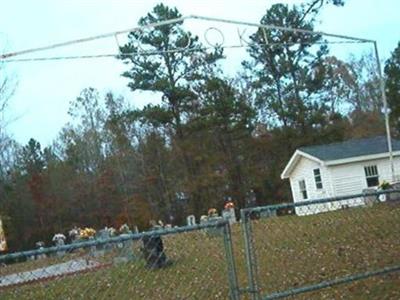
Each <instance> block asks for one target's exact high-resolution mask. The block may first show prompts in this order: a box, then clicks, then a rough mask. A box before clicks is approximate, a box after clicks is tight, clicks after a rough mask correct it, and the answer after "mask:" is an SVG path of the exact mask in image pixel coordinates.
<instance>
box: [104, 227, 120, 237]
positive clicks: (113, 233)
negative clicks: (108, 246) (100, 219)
mask: <svg viewBox="0 0 400 300" xmlns="http://www.w3.org/2000/svg"><path fill="white" fill-rule="evenodd" d="M104 229H105V230H107V231H108V234H109V235H110V236H115V235H116V234H117V230H115V228H114V227H106V228H104Z"/></svg>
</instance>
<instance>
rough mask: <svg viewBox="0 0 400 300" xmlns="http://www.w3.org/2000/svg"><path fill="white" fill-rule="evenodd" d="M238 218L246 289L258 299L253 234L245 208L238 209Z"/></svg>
mask: <svg viewBox="0 0 400 300" xmlns="http://www.w3.org/2000/svg"><path fill="white" fill-rule="evenodd" d="M240 218H241V222H242V231H243V237H244V248H245V256H246V268H247V280H248V284H249V286H248V289H247V292H249V293H250V294H251V299H252V300H259V299H260V291H259V289H258V280H257V274H258V273H257V261H256V255H255V252H254V244H253V236H252V229H251V219H250V214H249V211H248V210H247V209H242V210H240Z"/></svg>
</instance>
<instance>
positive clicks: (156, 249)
mask: <svg viewBox="0 0 400 300" xmlns="http://www.w3.org/2000/svg"><path fill="white" fill-rule="evenodd" d="M142 241H143V254H144V259H145V260H146V266H147V267H148V268H149V269H159V268H163V267H166V266H168V265H170V264H171V261H169V260H168V259H167V256H166V255H165V253H164V245H163V242H162V239H161V237H160V236H159V235H152V236H145V237H143V238H142Z"/></svg>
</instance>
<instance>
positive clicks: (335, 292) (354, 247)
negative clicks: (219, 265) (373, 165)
mask: <svg viewBox="0 0 400 300" xmlns="http://www.w3.org/2000/svg"><path fill="white" fill-rule="evenodd" d="M399 200H400V194H399V193H398V192H393V191H382V192H380V193H369V194H359V195H353V196H347V197H341V198H331V199H323V200H314V201H305V202H298V203H290V204H283V205H272V206H265V207H258V208H250V209H245V210H242V220H244V222H243V230H244V236H245V242H246V253H247V272H248V278H249V284H248V286H249V288H248V292H249V294H250V295H252V299H260V298H262V299H278V298H284V297H287V296H293V295H296V296H297V297H299V298H304V299H313V298H314V299H339V298H349V297H350V298H357V299H367V298H368V299H371V298H373V299H382V297H383V296H385V297H386V298H385V299H400V289H399V288H398V287H399V286H400V276H399V273H398V272H395V271H399V270H400V201H399ZM383 274H387V275H385V276H374V275H383ZM360 279H365V280H360ZM359 280H360V281H359ZM345 283H346V284H345ZM339 284H341V285H339ZM327 287H329V288H327ZM323 288H326V289H323Z"/></svg>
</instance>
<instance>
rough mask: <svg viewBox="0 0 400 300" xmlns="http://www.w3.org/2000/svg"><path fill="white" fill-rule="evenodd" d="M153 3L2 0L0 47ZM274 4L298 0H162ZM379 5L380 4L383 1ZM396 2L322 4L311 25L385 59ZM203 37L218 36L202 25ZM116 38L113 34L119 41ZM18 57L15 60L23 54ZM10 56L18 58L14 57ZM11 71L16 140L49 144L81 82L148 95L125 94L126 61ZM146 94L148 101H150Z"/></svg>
mask: <svg viewBox="0 0 400 300" xmlns="http://www.w3.org/2000/svg"><path fill="white" fill-rule="evenodd" d="M159 2H160V1H151V0H146V1H145V0H143V1H139V0H136V1H135V0H127V1H123V0H118V1H116V0H109V1H107V0H76V1H74V0H58V1H54V0H53V1H52V0H48V1H41V0H36V1H26V0H25V1H23V0H13V1H4V3H2V7H1V10H0V43H1V44H0V51H2V52H4V51H5V52H11V51H18V50H23V49H27V48H33V47H38V46H45V45H48V44H52V43H56V42H62V41H67V40H71V39H77V38H81V37H87V36H92V35H97V34H102V33H107V32H113V31H117V30H122V29H128V28H131V27H134V26H135V25H136V24H137V21H138V19H139V18H140V17H141V16H144V15H145V14H146V13H147V12H149V11H150V10H151V9H152V8H153V6H154V5H156V4H157V3H159ZM277 2H285V3H297V4H298V3H301V1H254V0H253V1H252V0H240V1H239V0H235V1H232V0H226V1H225V0H212V1H208V0H191V1H190V0H185V1H178V0H176V1H172V0H171V1H164V3H165V4H167V5H170V6H176V7H177V8H178V9H179V11H180V12H181V13H182V14H183V15H191V14H196V15H203V16H209V17H217V18H224V19H233V20H240V21H246V22H254V23H258V22H259V20H260V19H261V17H262V16H263V15H264V13H265V11H266V9H267V8H268V7H270V6H271V5H272V4H274V3H277ZM383 3H384V4H383ZM399 11H400V1H398V0H385V1H375V0H346V5H345V6H344V7H340V8H337V7H334V6H328V7H326V8H325V9H324V10H323V12H322V14H321V15H320V19H319V21H318V24H317V26H316V30H321V31H325V32H330V33H339V34H345V35H352V36H358V37H364V38H368V39H374V40H377V41H378V46H379V50H380V54H381V57H382V59H386V58H388V57H389V55H390V53H391V51H393V49H394V48H395V47H396V45H397V43H398V42H399V41H400V18H399V16H398V12H399ZM187 26H188V28H189V29H190V30H192V31H193V32H194V33H195V34H198V35H199V36H201V37H204V32H205V31H206V30H207V28H209V27H210V26H212V27H217V28H219V29H220V30H221V32H222V33H223V34H224V37H225V42H226V43H231V44H234V43H236V44H238V39H237V30H238V29H239V30H240V31H242V30H244V29H246V32H248V33H250V32H251V28H245V27H238V26H233V25H229V26H227V25H220V24H216V23H207V22H202V21H190V22H188V24H187ZM208 33H209V39H210V41H214V40H215V41H217V40H218V39H219V38H220V36H219V35H218V34H219V33H217V32H215V31H209V32H208ZM121 41H123V37H120V42H121ZM370 49H371V47H370V46H366V45H350V46H344V45H341V46H336V47H333V48H332V51H331V53H332V54H335V55H338V56H339V57H341V58H346V57H348V55H350V54H356V55H359V54H360V53H362V52H365V51H368V50H370ZM116 52H117V45H116V42H115V39H114V38H110V39H105V40H101V41H97V42H91V43H88V44H81V45H77V46H70V47H66V48H62V49H57V50H51V51H44V52H40V53H37V54H35V56H36V57H48V56H59V55H80V54H104V53H116ZM244 53H245V52H244V50H243V49H241V50H231V51H229V52H228V53H227V54H228V58H227V61H228V63H226V65H227V70H228V72H235V71H238V70H239V66H240V61H241V60H242V59H243V58H244ZM23 57H24V56H21V57H20V58H23ZM16 58H17V57H16ZM6 67H7V68H6V70H7V72H8V74H14V76H16V77H17V79H18V86H17V90H16V93H15V95H14V97H13V98H12V99H11V105H10V108H9V111H8V114H7V118H8V119H14V118H16V120H15V121H13V122H12V123H11V124H10V125H9V126H8V132H9V133H10V134H12V135H13V137H14V138H15V139H16V140H17V141H18V142H20V143H23V144H25V143H26V142H27V141H28V140H29V138H30V137H34V138H35V139H37V140H39V141H40V142H41V144H42V145H47V144H50V143H51V141H52V140H53V139H54V138H56V136H57V133H58V132H59V130H60V129H61V127H62V126H63V125H64V124H65V123H66V122H68V121H69V117H68V115H67V111H68V106H69V102H70V101H71V100H73V99H74V98H76V96H77V95H79V92H80V91H81V90H82V89H83V88H85V87H88V86H92V87H95V88H98V89H99V90H100V91H101V92H103V93H104V92H106V91H108V90H112V91H114V92H116V93H118V94H122V95H124V96H125V97H127V98H128V99H129V101H130V102H131V103H132V104H133V105H135V106H139V107H140V106H142V105H143V104H145V103H146V101H149V97H143V96H141V95H136V94H132V93H131V92H129V90H128V89H127V88H126V83H127V81H126V80H125V79H124V78H122V77H121V76H120V74H121V73H122V72H123V71H124V70H125V69H126V65H124V64H122V63H121V62H120V61H118V60H115V59H112V58H108V59H90V60H62V61H49V62H25V63H21V62H16V63H8V64H7V66H6ZM150 100H151V99H150Z"/></svg>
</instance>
